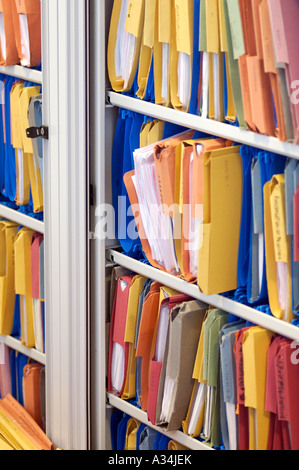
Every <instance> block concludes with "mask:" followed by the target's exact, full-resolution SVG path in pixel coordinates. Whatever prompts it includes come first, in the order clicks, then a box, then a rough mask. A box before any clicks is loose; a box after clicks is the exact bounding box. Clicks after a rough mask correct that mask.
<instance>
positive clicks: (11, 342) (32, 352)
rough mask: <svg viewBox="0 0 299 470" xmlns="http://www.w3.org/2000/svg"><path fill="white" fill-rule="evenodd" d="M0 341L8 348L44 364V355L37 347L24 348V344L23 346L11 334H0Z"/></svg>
mask: <svg viewBox="0 0 299 470" xmlns="http://www.w3.org/2000/svg"><path fill="white" fill-rule="evenodd" d="M0 343H4V344H6V346H8V347H9V348H11V349H14V350H15V351H18V352H20V353H21V354H24V355H25V356H27V357H29V358H30V359H33V360H35V361H37V362H39V363H40V364H43V365H45V364H46V355H45V354H44V353H41V352H40V351H38V350H37V349H30V348H26V346H24V345H23V344H22V343H21V341H19V340H17V339H16V338H13V337H11V336H0Z"/></svg>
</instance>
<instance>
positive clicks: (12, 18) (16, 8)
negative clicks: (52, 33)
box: [0, 0, 41, 67]
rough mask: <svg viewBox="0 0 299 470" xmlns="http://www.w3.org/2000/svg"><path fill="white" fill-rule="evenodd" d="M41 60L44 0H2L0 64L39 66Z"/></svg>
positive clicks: (0, 14)
mask: <svg viewBox="0 0 299 470" xmlns="http://www.w3.org/2000/svg"><path fill="white" fill-rule="evenodd" d="M40 62H41V6H40V0H26V1H19V0H2V2H1V6H0V65H3V66H9V65H22V66H24V67H38V66H39V65H40Z"/></svg>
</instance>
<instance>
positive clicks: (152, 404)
mask: <svg viewBox="0 0 299 470" xmlns="http://www.w3.org/2000/svg"><path fill="white" fill-rule="evenodd" d="M187 300H190V298H189V297H188V296H186V295H184V294H179V295H174V296H170V297H167V298H165V299H163V300H162V302H161V304H160V310H159V315H158V318H157V324H156V332H155V338H154V352H153V355H152V358H151V362H150V375H149V395H148V409H147V416H148V419H149V421H150V422H151V423H152V424H156V423H157V422H159V416H157V414H156V413H157V398H158V391H159V383H160V377H161V370H162V364H163V360H164V353H165V347H166V341H167V328H168V322H169V317H170V314H171V310H172V309H173V308H174V307H175V306H176V305H178V304H180V303H182V302H185V301H187Z"/></svg>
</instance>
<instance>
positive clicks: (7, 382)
mask: <svg viewBox="0 0 299 470" xmlns="http://www.w3.org/2000/svg"><path fill="white" fill-rule="evenodd" d="M0 358H1V362H0V397H1V399H5V398H6V397H7V396H12V397H13V398H14V400H16V401H17V402H18V403H19V404H20V405H21V406H22V407H23V408H24V409H25V410H26V412H27V413H29V415H30V416H31V417H32V418H33V419H34V421H35V422H36V424H38V426H39V427H40V428H41V429H43V431H45V430H46V416H45V366H44V365H42V364H39V363H37V362H35V361H32V360H31V359H29V358H28V357H27V356H25V355H24V354H21V353H19V352H17V351H15V350H13V349H11V348H9V347H8V346H7V345H5V344H3V343H0Z"/></svg>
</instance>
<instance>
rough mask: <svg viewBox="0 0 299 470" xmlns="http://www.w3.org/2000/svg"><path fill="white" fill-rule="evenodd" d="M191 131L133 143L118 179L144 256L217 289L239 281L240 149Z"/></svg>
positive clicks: (210, 289) (204, 286) (234, 285)
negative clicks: (141, 144)
mask: <svg viewBox="0 0 299 470" xmlns="http://www.w3.org/2000/svg"><path fill="white" fill-rule="evenodd" d="M194 137H196V136H195V135H194V132H193V131H185V132H183V133H180V134H178V135H175V136H173V137H171V138H167V139H165V140H162V141H160V142H156V143H153V144H151V145H148V146H146V147H141V148H138V149H135V151H134V152H133V158H134V169H133V170H131V171H129V172H127V173H125V174H124V177H123V178H124V182H125V186H126V189H127V194H128V197H129V200H130V204H131V210H132V212H133V214H134V216H135V221H136V227H137V230H138V234H139V239H140V242H141V244H142V250H143V253H144V254H145V255H146V257H147V259H148V261H149V262H150V263H151V264H152V265H153V266H155V267H157V268H159V269H161V270H163V271H165V272H167V273H170V274H173V275H175V276H179V277H183V278H184V279H186V280H188V281H190V282H195V281H196V280H197V282H198V285H199V287H200V289H201V290H202V292H204V293H205V294H207V295H209V294H219V293H223V292H227V291H230V290H233V289H236V288H237V285H238V280H237V266H238V244H239V237H240V226H241V209H242V189H243V175H242V160H241V156H240V147H239V146H233V145H232V143H231V142H228V141H225V140H222V139H212V138H208V137H206V138H201V139H196V138H194ZM223 175H225V177H223Z"/></svg>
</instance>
